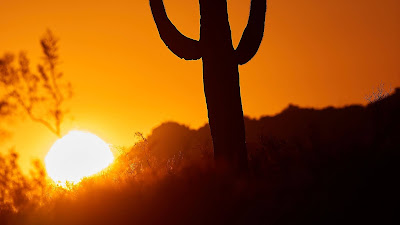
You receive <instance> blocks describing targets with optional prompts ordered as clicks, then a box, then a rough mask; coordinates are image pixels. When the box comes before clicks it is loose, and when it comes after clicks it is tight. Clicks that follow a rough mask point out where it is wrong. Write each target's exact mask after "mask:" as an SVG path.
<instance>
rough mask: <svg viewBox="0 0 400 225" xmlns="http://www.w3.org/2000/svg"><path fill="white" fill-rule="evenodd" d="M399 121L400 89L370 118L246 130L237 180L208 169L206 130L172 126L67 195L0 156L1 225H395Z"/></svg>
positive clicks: (298, 111) (330, 116)
mask: <svg viewBox="0 0 400 225" xmlns="http://www.w3.org/2000/svg"><path fill="white" fill-rule="evenodd" d="M399 116H400V89H397V90H396V92H395V93H394V94H393V95H391V96H389V97H387V98H385V99H382V100H380V101H377V102H374V103H372V104H370V105H368V106H367V107H362V106H349V107H345V108H340V109H336V108H325V109H322V110H315V109H302V108H298V107H296V106H289V107H288V108H287V109H285V110H284V111H283V112H281V113H280V114H278V115H276V116H273V117H263V118H260V119H258V120H255V119H245V123H246V132H247V145H248V151H249V154H248V159H249V167H250V169H249V174H248V175H247V176H242V177H231V176H228V175H226V174H224V173H223V172H221V171H217V170H216V169H215V168H214V166H213V160H212V155H213V154H212V143H211V137H210V130H209V127H208V126H205V127H202V128H200V129H198V130H191V129H189V128H188V127H185V126H183V125H179V124H176V123H172V122H170V123H165V124H162V125H161V126H159V127H157V128H155V129H154V130H153V132H152V134H151V135H150V136H149V137H147V138H144V137H142V136H140V134H138V137H139V138H141V141H140V142H138V144H136V145H135V146H134V147H133V148H130V149H121V151H120V152H121V154H120V156H119V157H118V159H117V160H116V162H115V163H114V165H113V166H112V167H111V168H110V169H109V170H108V171H104V172H103V173H102V174H101V175H99V176H97V177H92V178H87V179H85V180H84V181H82V182H81V183H80V184H79V185H76V186H73V185H71V186H69V189H68V190H65V189H62V188H60V187H56V186H54V185H50V184H46V183H43V182H42V181H43V180H44V179H45V175H44V174H43V168H42V167H41V166H40V165H39V164H37V165H36V170H35V172H33V173H32V175H31V176H30V177H28V176H24V175H22V174H20V173H18V172H16V171H18V167H17V166H15V165H14V164H15V161H16V155H15V154H14V155H13V154H10V155H6V156H1V157H0V161H1V163H0V173H1V176H0V190H1V191H0V194H1V196H0V197H1V199H0V207H1V208H0V210H1V212H0V224H85V225H86V224H363V223H367V222H368V223H369V224H370V223H372V224H396V219H397V218H396V217H397V214H398V212H397V210H398V202H399V194H398V192H399V185H398V184H397V183H398V182H397V180H398V177H399V175H398V172H399V171H400V169H399V167H400V166H399V165H400V164H399V163H398V160H399V155H400V153H399V152H400V118H399ZM10 158H11V159H13V160H14V163H13V162H12V160H10ZM6 162H7V163H6ZM7 165H8V166H7ZM10 174H14V175H12V176H11V175H10ZM22 181H23V182H22ZM397 222H398V221H397Z"/></svg>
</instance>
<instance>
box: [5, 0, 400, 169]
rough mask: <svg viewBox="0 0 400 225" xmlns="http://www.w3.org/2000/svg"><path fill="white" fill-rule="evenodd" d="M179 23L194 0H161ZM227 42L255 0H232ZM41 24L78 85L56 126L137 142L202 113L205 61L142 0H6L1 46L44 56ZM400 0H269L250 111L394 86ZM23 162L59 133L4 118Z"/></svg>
mask: <svg viewBox="0 0 400 225" xmlns="http://www.w3.org/2000/svg"><path fill="white" fill-rule="evenodd" d="M164 2H165V6H166V8H167V13H168V15H169V16H170V18H171V20H172V21H173V23H174V24H175V25H176V26H177V27H178V29H179V30H180V31H181V32H182V33H184V34H185V35H187V36H190V37H192V38H195V39H196V38H198V37H199V28H200V25H199V20H200V15H199V6H198V1H197V0H164ZM228 5H229V15H230V21H231V28H232V34H233V41H234V45H237V43H238V41H239V39H240V37H241V34H242V32H243V30H244V28H245V25H246V23H247V17H248V13H249V7H250V0H228ZM47 28H50V29H52V30H53V32H54V33H55V34H56V35H57V36H58V37H60V38H61V41H60V55H61V58H62V66H61V70H62V71H63V72H64V74H65V76H66V77H67V78H68V79H69V80H70V81H71V82H72V84H73V87H74V93H75V96H74V98H73V100H72V101H71V102H70V109H71V114H70V115H69V119H68V120H67V121H66V122H65V124H64V127H63V132H64V133H66V132H68V131H69V130H70V129H83V130H87V131H90V132H93V133H95V134H97V135H98V136H100V137H101V138H103V139H104V140H105V141H106V142H108V143H111V144H115V145H132V144H133V143H134V141H135V140H134V133H135V132H137V131H141V132H144V133H145V134H149V132H150V131H151V128H153V127H155V126H157V125H158V124H160V123H161V122H163V121H167V120H174V121H178V122H181V123H185V124H188V125H190V126H191V127H192V128H197V127H199V126H202V125H203V124H204V123H206V122H207V111H206V104H205V97H204V93H203V83H202V66H201V65H202V64H201V61H184V60H181V59H179V58H178V57H176V56H175V55H174V54H173V53H171V52H170V51H169V50H168V49H167V47H165V45H164V43H163V42H162V41H161V39H160V38H159V36H158V32H157V30H156V26H155V24H154V22H153V18H152V15H151V12H150V7H149V4H148V0H136V1H132V0H114V1H102V0H79V1H78V0H57V1H54V0H51V1H50V0H35V1H28V0H1V1H0V54H3V53H4V52H7V51H11V52H17V51H19V50H26V51H27V52H28V56H29V57H30V59H32V60H33V61H34V60H37V59H39V57H40V53H41V52H40V46H39V38H40V37H41V36H42V34H43V33H44V32H45V30H46V29H47ZM399 40H400V1H398V0H352V1H348V0H324V1H321V0H269V1H268V11H267V24H266V30H265V36H264V40H263V42H262V44H261V46H260V49H259V52H258V54H257V55H256V56H255V58H253V59H252V61H250V62H249V63H248V64H246V65H244V66H241V67H240V75H241V77H240V79H241V91H242V101H243V109H244V113H245V115H249V116H251V117H259V116H261V115H271V114H275V113H278V112H279V111H280V110H282V109H283V108H284V107H286V106H287V105H288V104H289V103H294V104H297V105H300V106H312V107H318V108H321V107H324V106H328V105H334V106H343V105H346V104H353V103H365V100H364V96H365V95H366V94H369V93H371V92H372V90H373V88H376V87H377V86H378V85H379V84H380V83H381V82H383V83H385V84H387V85H392V86H393V87H396V86H400V63H399V59H400V41H399ZM9 126H10V129H11V128H12V129H13V131H14V135H13V137H12V138H11V139H10V140H9V141H7V142H6V143H3V144H2V146H1V148H0V149H1V150H0V151H1V152H5V151H7V148H8V147H9V146H15V147H16V149H17V151H18V152H20V153H21V155H22V165H23V166H24V168H27V165H28V164H29V161H30V160H31V159H33V158H40V159H43V158H44V156H45V155H46V153H47V151H48V149H49V148H50V146H51V145H52V143H53V142H54V141H55V139H56V137H55V136H54V135H53V134H51V133H50V132H49V131H47V130H46V129H45V128H44V127H42V126H41V125H39V124H34V123H32V122H29V120H25V121H23V123H19V122H15V123H13V124H10V125H9Z"/></svg>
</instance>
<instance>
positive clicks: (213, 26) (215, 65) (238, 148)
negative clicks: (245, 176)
mask: <svg viewBox="0 0 400 225" xmlns="http://www.w3.org/2000/svg"><path fill="white" fill-rule="evenodd" d="M199 4H200V15H201V19H200V25H201V27H200V40H198V41H197V40H193V39H190V38H188V37H186V36H184V35H182V34H181V33H180V32H179V31H178V30H177V29H176V27H175V26H174V25H173V24H172V23H171V21H170V20H169V18H168V16H167V14H166V11H165V7H164V3H163V1H162V0H150V7H151V11H152V14H153V17H154V21H155V23H156V25H157V28H158V31H159V34H160V37H161V39H162V40H163V41H164V43H165V44H166V46H167V47H168V48H169V49H170V50H171V51H172V52H173V53H174V54H175V55H177V56H178V57H180V58H183V59H186V60H197V59H200V58H202V59H203V81H204V93H205V96H206V102H207V109H208V118H209V124H210V129H211V135H212V139H213V146H214V158H215V160H216V163H217V166H223V167H226V166H228V168H231V169H233V170H236V171H238V170H239V171H245V170H246V169H247V150H246V142H245V128H244V119H243V109H242V102H241V96H240V86H239V69H238V65H243V64H245V63H247V62H248V61H249V60H250V59H251V58H252V57H253V56H254V55H255V54H256V53H257V50H258V48H259V46H260V44H261V40H262V38H263V34H264V24H265V14H266V9H267V3H266V0H252V1H251V6H250V16H249V21H248V24H247V26H246V29H245V30H244V33H243V35H242V38H241V40H240V43H239V45H238V47H237V48H236V49H234V48H233V45H232V36H231V29H230V25H229V20H228V9H227V2H226V0H199Z"/></svg>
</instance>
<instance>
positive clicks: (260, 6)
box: [235, 0, 267, 65]
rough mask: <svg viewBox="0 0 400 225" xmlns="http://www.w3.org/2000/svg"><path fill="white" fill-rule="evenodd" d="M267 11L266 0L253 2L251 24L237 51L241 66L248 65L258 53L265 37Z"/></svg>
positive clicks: (238, 61) (248, 25)
mask: <svg viewBox="0 0 400 225" xmlns="http://www.w3.org/2000/svg"><path fill="white" fill-rule="evenodd" d="M266 11H267V1H266V0H251V6H250V16H249V22H248V23H247V26H246V29H245V30H244V32H243V35H242V38H241V39H240V42H239V45H238V47H237V48H236V51H235V54H236V60H237V63H238V64H239V65H243V64H245V63H247V62H248V61H250V59H251V58H253V56H254V55H255V54H256V53H257V51H258V48H259V47H260V44H261V40H262V38H263V35H264V25H265V13H266Z"/></svg>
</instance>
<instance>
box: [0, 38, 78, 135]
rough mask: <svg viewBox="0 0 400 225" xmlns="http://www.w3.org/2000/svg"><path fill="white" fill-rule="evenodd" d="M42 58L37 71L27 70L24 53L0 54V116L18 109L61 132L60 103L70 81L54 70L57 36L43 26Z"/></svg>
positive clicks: (67, 94) (66, 95)
mask: <svg viewBox="0 0 400 225" xmlns="http://www.w3.org/2000/svg"><path fill="white" fill-rule="evenodd" d="M40 45H41V47H42V53H43V58H42V60H43V62H42V63H40V64H38V65H37V73H35V72H33V71H31V68H30V62H29V59H28V57H27V54H26V53H24V52H21V53H20V54H19V56H18V59H17V60H16V58H17V57H15V55H14V54H11V53H6V54H4V56H2V57H0V89H1V90H2V91H1V93H0V117H2V116H4V115H10V114H12V113H14V114H15V112H16V111H18V110H20V111H22V112H23V113H24V114H25V115H27V116H29V118H30V119H31V120H32V121H34V122H37V123H40V124H42V125H44V126H45V127H46V128H47V129H48V130H49V131H51V132H52V133H54V134H55V135H57V136H58V137H60V136H61V123H62V121H63V119H64V116H65V114H66V112H67V110H66V109H65V107H64V103H65V101H66V100H67V99H69V98H70V97H71V96H72V91H71V89H72V88H71V84H70V83H69V82H65V81H64V80H63V73H61V72H59V71H58V66H59V64H60V62H59V54H58V38H57V37H55V35H54V34H53V33H52V32H51V31H50V30H47V31H46V33H45V34H44V35H43V37H42V38H41V39H40Z"/></svg>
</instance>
